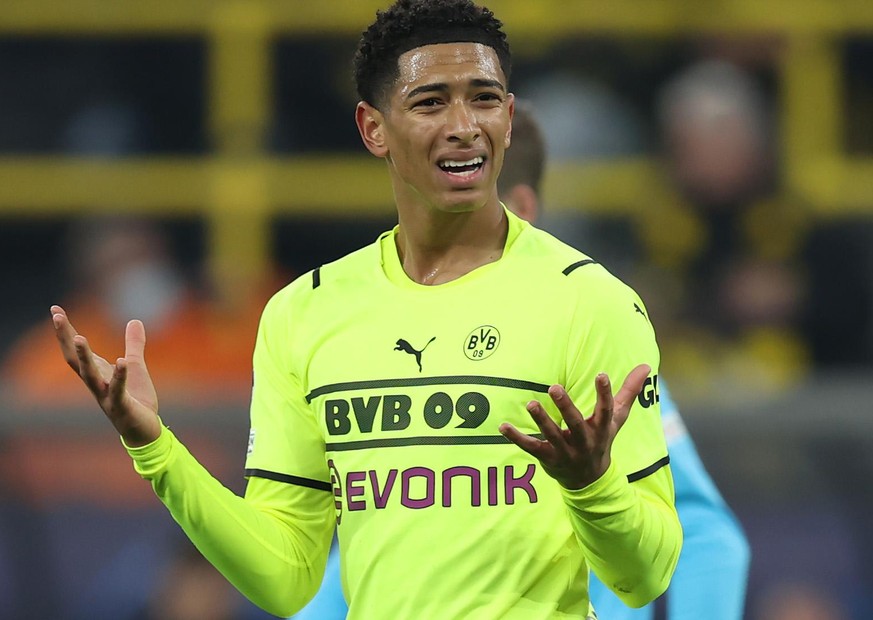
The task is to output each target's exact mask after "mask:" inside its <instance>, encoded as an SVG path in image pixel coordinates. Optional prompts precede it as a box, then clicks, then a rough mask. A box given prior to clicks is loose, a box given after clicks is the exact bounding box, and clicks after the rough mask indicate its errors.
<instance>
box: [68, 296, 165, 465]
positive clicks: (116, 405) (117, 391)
mask: <svg viewBox="0 0 873 620" xmlns="http://www.w3.org/2000/svg"><path fill="white" fill-rule="evenodd" d="M51 312H52V323H53V324H54V327H55V335H56V336H57V338H58V342H59V343H60V345H61V352H62V353H63V354H64V359H65V360H66V361H67V364H68V365H69V366H70V368H72V369H73V371H74V372H75V373H76V374H77V375H79V377H80V378H81V379H82V382H83V383H84V384H85V385H86V386H87V387H88V389H89V390H91V393H92V394H93V395H94V398H96V399H97V404H99V405H100V408H101V409H103V412H104V413H105V414H106V417H107V418H109V421H110V422H112V425H113V426H114V427H115V430H117V431H118V433H119V434H120V435H121V438H122V439H123V440H124V443H125V444H126V445H128V446H129V447H131V448H137V447H140V446H144V445H146V444H149V443H151V442H153V441H154V440H155V439H157V438H158V436H159V435H160V434H161V421H160V419H159V418H158V395H157V393H156V392H155V386H154V385H153V384H152V380H151V377H149V373H148V369H147V368H146V364H145V358H144V357H143V351H144V350H145V342H146V337H145V327H144V326H143V324H142V322H141V321H130V322H129V323H128V324H127V329H126V330H125V334H124V344H125V351H124V357H120V358H118V360H117V361H116V362H115V364H114V365H113V364H110V363H109V362H107V361H106V360H105V359H103V358H102V357H100V356H99V355H96V354H95V353H94V352H93V351H91V347H90V346H88V341H87V340H86V339H85V337H84V336H82V335H80V334H79V333H77V332H76V330H75V329H74V328H73V325H72V324H71V323H70V319H69V318H67V313H66V311H64V309H63V308H61V307H60V306H52V307H51Z"/></svg>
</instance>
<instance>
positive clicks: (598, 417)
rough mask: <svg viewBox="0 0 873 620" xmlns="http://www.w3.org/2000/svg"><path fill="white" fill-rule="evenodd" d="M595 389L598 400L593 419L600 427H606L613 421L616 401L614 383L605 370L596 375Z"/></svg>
mask: <svg viewBox="0 0 873 620" xmlns="http://www.w3.org/2000/svg"><path fill="white" fill-rule="evenodd" d="M594 391H595V392H596V393H597V401H596V402H595V404H594V415H592V416H591V420H592V422H593V423H594V425H595V426H597V427H598V428H604V427H606V426H608V425H609V423H610V421H612V417H613V411H614V407H615V402H614V399H613V397H612V383H611V382H610V381H609V375H607V374H606V373H605V372H601V373H599V374H598V375H597V376H596V377H594Z"/></svg>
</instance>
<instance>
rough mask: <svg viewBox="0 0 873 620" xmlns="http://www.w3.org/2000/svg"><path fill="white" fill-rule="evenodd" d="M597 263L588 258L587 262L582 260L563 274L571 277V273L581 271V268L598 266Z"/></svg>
mask: <svg viewBox="0 0 873 620" xmlns="http://www.w3.org/2000/svg"><path fill="white" fill-rule="evenodd" d="M596 264H597V261H596V260H594V259H593V258H586V259H585V260H580V261H578V262H575V263H573V264H572V265H570V266H569V267H567V268H566V269H564V271H563V272H562V273H563V274H564V275H565V276H569V275H570V274H571V273H573V272H574V271H576V270H577V269H579V267H584V266H585V265H596Z"/></svg>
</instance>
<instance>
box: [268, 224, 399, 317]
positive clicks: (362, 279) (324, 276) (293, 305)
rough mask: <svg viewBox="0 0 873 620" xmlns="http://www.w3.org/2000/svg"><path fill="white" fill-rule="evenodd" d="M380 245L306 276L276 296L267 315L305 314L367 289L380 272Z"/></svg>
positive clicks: (367, 248) (376, 243) (354, 253)
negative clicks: (314, 306) (351, 291)
mask: <svg viewBox="0 0 873 620" xmlns="http://www.w3.org/2000/svg"><path fill="white" fill-rule="evenodd" d="M385 234H388V233H385ZM380 240H381V236H380ZM379 243H380V241H379V240H377V241H376V242H375V243H371V244H369V245H367V246H365V247H363V248H361V249H359V250H355V251H354V252H351V253H350V254H346V255H345V256H343V257H342V258H339V259H337V260H335V261H333V262H330V263H326V264H324V265H321V266H319V267H316V268H315V269H312V270H311V271H308V272H306V273H304V274H302V275H301V276H299V277H298V278H296V279H295V280H294V281H293V282H291V283H290V284H288V285H287V286H285V287H284V288H282V289H280V290H279V291H278V292H277V293H276V294H275V295H273V297H272V298H271V299H270V301H269V302H268V303H267V308H266V310H265V313H266V312H271V313H272V312H281V311H290V310H295V311H298V312H299V311H303V310H305V309H306V308H308V307H310V306H311V305H312V304H318V303H321V302H324V301H326V300H328V301H329V298H333V297H336V296H342V295H346V294H348V292H349V289H350V288H353V287H360V286H366V285H367V281H369V280H371V279H372V278H373V277H375V276H376V275H377V274H378V273H379V265H380V263H379V261H380V254H379Z"/></svg>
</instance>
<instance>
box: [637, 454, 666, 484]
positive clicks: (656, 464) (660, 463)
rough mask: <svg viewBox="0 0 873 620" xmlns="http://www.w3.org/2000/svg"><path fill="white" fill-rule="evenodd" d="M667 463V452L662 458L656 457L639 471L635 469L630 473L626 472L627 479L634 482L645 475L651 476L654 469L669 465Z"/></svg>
mask: <svg viewBox="0 0 873 620" xmlns="http://www.w3.org/2000/svg"><path fill="white" fill-rule="evenodd" d="M669 464H670V455H669V454H668V455H667V456H665V457H664V458H662V459H658V460H657V461H655V462H654V463H652V464H651V465H649V466H648V467H646V468H644V469H641V470H640V471H635V472H634V473H632V474H628V475H627V481H628V482H636V481H637V480H642V479H643V478H645V477H646V476H651V475H652V474H654V473H655V472H656V471H658V470H659V469H661V468H662V467H664V466H665V465H669Z"/></svg>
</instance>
